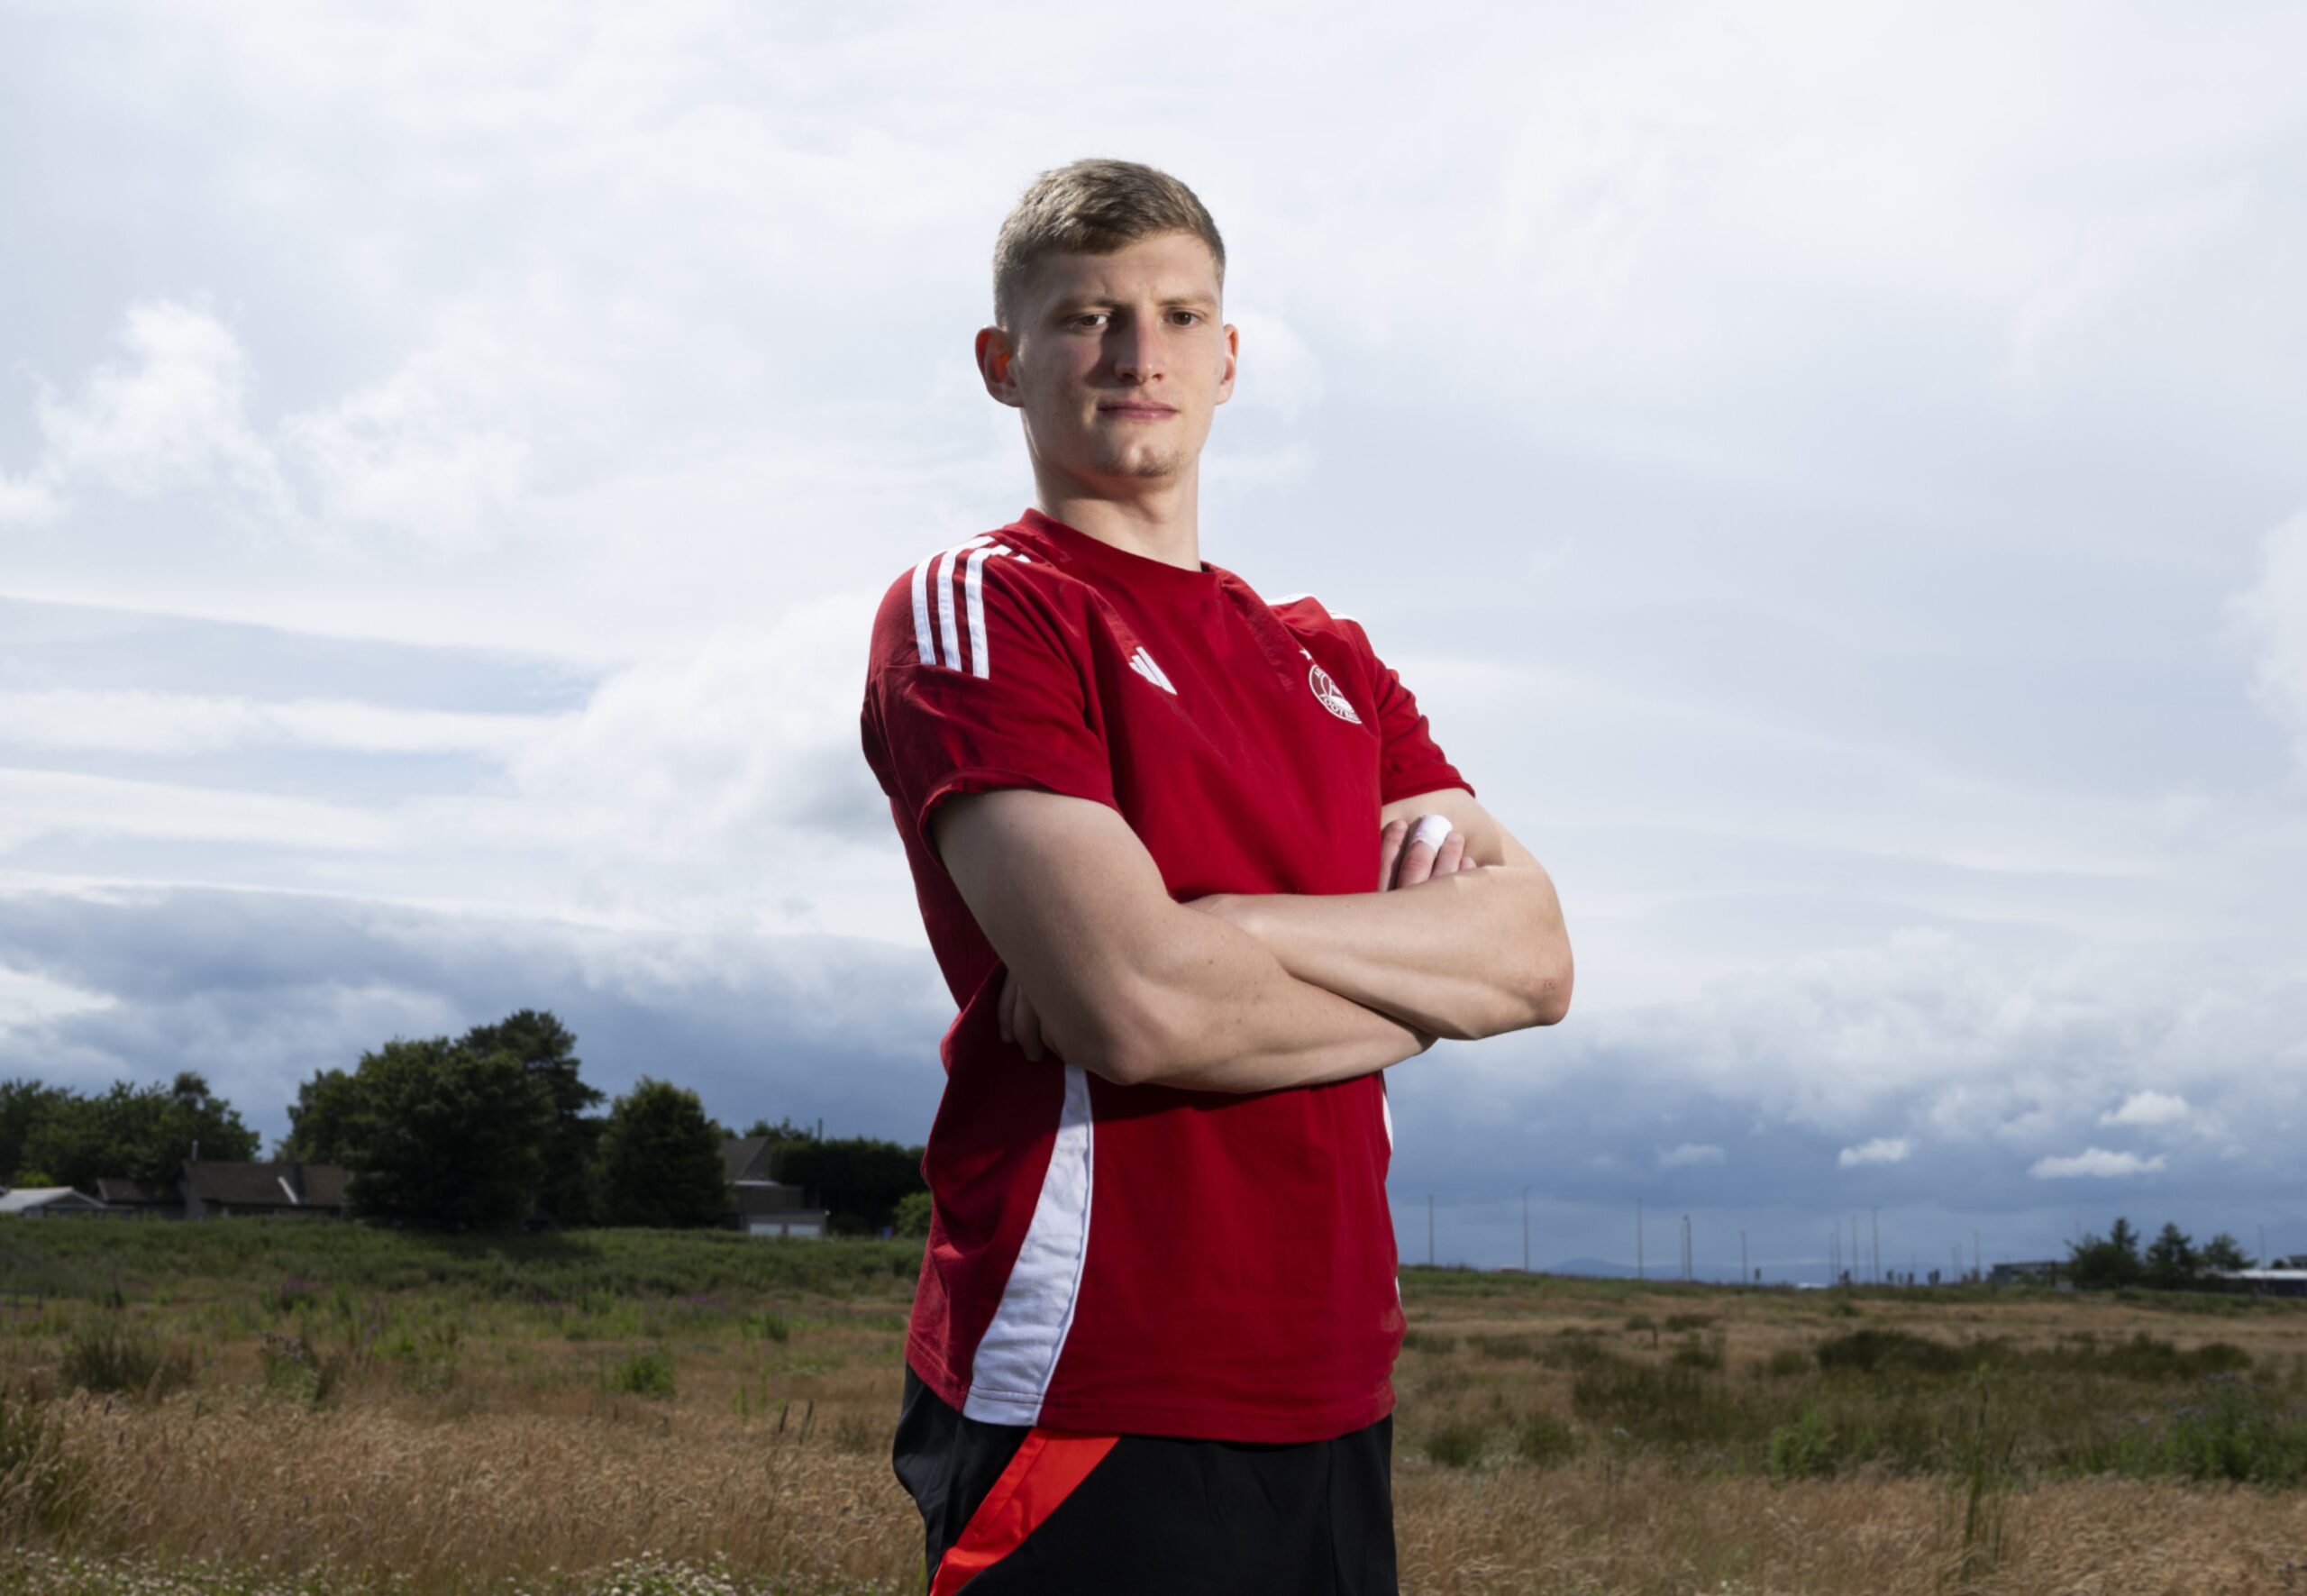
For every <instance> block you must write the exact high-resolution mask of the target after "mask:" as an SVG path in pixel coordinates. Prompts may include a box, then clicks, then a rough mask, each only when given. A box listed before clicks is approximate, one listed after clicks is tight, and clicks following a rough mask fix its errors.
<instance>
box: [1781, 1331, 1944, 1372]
mask: <svg viewBox="0 0 2307 1596" xmlns="http://www.w3.org/2000/svg"><path fill="white" fill-rule="evenodd" d="M1817 1354H1818V1359H1819V1368H1821V1369H1824V1370H1826V1371H1827V1372H1828V1373H1834V1372H1835V1371H1837V1370H1852V1371H1856V1372H1857V1373H1864V1374H1874V1373H1881V1372H1883V1371H1884V1370H1889V1369H1904V1370H1909V1371H1911V1372H1912V1373H1918V1374H1956V1373H1961V1372H1962V1371H1963V1369H1965V1367H1967V1366H1968V1365H1969V1364H1970V1363H1971V1362H1972V1360H1971V1359H1970V1358H1969V1357H1967V1356H1965V1354H1964V1352H1963V1349H1962V1348H1961V1347H1958V1346H1949V1345H1947V1344H1946V1343H1945V1342H1943V1341H1932V1340H1929V1339H1928V1338H1927V1337H1924V1336H1917V1335H1913V1334H1911V1333H1910V1332H1909V1331H1905V1330H1853V1331H1851V1332H1850V1333H1849V1334H1848V1335H1847V1336H1829V1337H1828V1339H1826V1340H1824V1341H1821V1342H1820V1343H1819V1345H1818V1349H1817Z"/></svg>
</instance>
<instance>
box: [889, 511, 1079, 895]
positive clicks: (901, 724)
mask: <svg viewBox="0 0 2307 1596" xmlns="http://www.w3.org/2000/svg"><path fill="white" fill-rule="evenodd" d="M1020 558H1021V557H1020V556H1017V555H1015V554H1012V553H1009V552H1007V551H1004V550H1001V549H999V548H997V547H986V546H979V547H976V548H971V547H968V546H966V545H964V546H963V547H962V548H960V549H953V550H948V551H946V552H944V553H941V554H935V555H932V556H930V558H929V559H927V560H925V561H922V562H921V564H920V565H919V566H916V568H915V569H914V570H912V571H910V572H908V573H907V575H906V576H903V577H900V578H899V579H898V580H897V581H896V582H895V583H893V584H892V585H891V586H890V588H889V592H888V594H887V595H886V596H885V597H883V599H882V602H881V607H880V613H879V614H878V615H877V616H875V618H874V624H873V644H872V652H871V662H870V664H869V666H868V670H867V676H866V685H865V707H864V710H863V714H862V734H863V737H864V743H865V757H866V761H867V762H868V763H870V764H871V766H872V767H873V773H874V775H875V776H876V777H877V778H878V779H879V780H880V784H881V789H882V791H884V792H886V793H887V794H888V795H889V798H890V800H891V802H892V804H893V805H894V806H895V807H896V808H897V810H898V815H899V816H900V818H901V819H902V820H904V821H907V822H909V823H910V824H911V825H913V826H914V827H916V832H917V834H918V835H919V836H920V837H921V838H922V839H923V841H924V843H925V844H926V843H927V841H928V837H929V816H930V814H931V812H932V811H933V810H934V809H935V807H936V806H937V805H938V804H939V803H940V802H941V801H943V800H944V798H948V797H951V796H952V795H953V794H955V793H962V792H986V791H991V790H993V789H999V788H1009V787H1024V788H1035V789H1041V790H1043V791H1046V792H1055V793H1062V794H1064V795H1066V796H1069V797H1072V798H1090V799H1093V800H1095V801H1097V802H1099V803H1103V804H1108V805H1111V804H1113V802H1114V792H1113V767H1112V761H1111V757H1110V755H1109V754H1108V750H1107V747H1106V740H1105V734H1104V731H1103V729H1102V725H1101V722H1100V720H1099V716H1097V714H1096V712H1095V707H1094V706H1093V704H1092V703H1091V701H1090V692H1089V689H1088V687H1087V682H1088V680H1089V672H1088V670H1087V665H1086V661H1084V660H1083V659H1082V658H1081V652H1080V651H1081V646H1082V643H1081V634H1080V632H1079V631H1078V630H1077V629H1076V628H1073V627H1071V626H1069V625H1067V624H1066V622H1065V619H1064V616H1062V614H1061V613H1060V610H1059V607H1058V606H1057V605H1056V604H1054V603H1053V601H1052V598H1051V597H1050V595H1049V593H1048V591H1047V589H1046V586H1045V583H1044V582H1043V581H1037V580H1035V579H1034V578H1032V577H1031V576H1029V575H1027V574H1026V572H1024V571H1022V570H1020V569H1019V566H1018V561H1020ZM933 851H934V850H933Z"/></svg>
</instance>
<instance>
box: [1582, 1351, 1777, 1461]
mask: <svg viewBox="0 0 2307 1596" xmlns="http://www.w3.org/2000/svg"><path fill="white" fill-rule="evenodd" d="M1570 1400H1571V1405H1572V1406H1573V1408H1574V1409H1577V1411H1578V1415H1579V1417H1580V1418H1585V1419H1588V1420H1590V1421H1592V1422H1596V1423H1608V1424H1612V1425H1616V1426H1617V1427H1619V1428H1622V1429H1624V1430H1625V1431H1626V1432H1627V1435H1628V1437H1629V1438H1631V1439H1635V1440H1641V1441H1648V1442H1653V1443H1655V1444H1657V1445H1661V1446H1691V1445H1695V1444H1700V1443H1711V1444H1721V1443H1725V1442H1728V1441H1732V1440H1735V1439H1736V1438H1737V1436H1738V1434H1739V1433H1740V1431H1741V1429H1742V1428H1743V1427H1745V1426H1744V1420H1743V1416H1742V1415H1741V1414H1740V1412H1739V1410H1738V1409H1737V1405H1736V1404H1735V1403H1734V1402H1732V1401H1731V1400H1730V1398H1729V1396H1728V1393H1727V1392H1726V1391H1724V1390H1723V1389H1722V1387H1721V1384H1720V1383H1719V1382H1716V1381H1711V1380H1709V1379H1707V1378H1705V1377H1704V1376H1703V1375H1701V1374H1700V1373H1698V1372H1697V1371H1696V1370H1694V1369H1683V1368H1676V1367H1674V1366H1673V1365H1672V1364H1658V1363H1619V1364H1618V1365H1616V1366H1614V1367H1611V1368H1607V1369H1600V1370H1595V1371H1591V1372H1590V1373H1583V1374H1581V1375H1579V1376H1578V1377H1577V1378H1576V1379H1575V1380H1573V1382H1571V1386H1570Z"/></svg>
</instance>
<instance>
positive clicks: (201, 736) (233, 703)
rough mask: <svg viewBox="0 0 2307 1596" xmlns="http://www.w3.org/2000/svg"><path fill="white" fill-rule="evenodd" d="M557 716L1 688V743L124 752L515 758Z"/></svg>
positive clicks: (124, 691)
mask: <svg viewBox="0 0 2307 1596" xmlns="http://www.w3.org/2000/svg"><path fill="white" fill-rule="evenodd" d="M555 724H556V723H555V721H554V719H553V718H552V717H548V716H524V715H464V714H456V713H451V712H447V711H442V710H419V709H396V708H389V707H384V706H381V705H376V704H363V703H359V702H354V701H347V700H331V699H316V698H299V699H290V700H287V701H285V702H266V701H264V700H262V699H257V698H222V697H214V696H207V695H200V694H192V693H165V692H145V691H141V690H136V689H100V690H98V689H71V688H60V689H50V690H48V691H45V692H10V691H5V690H0V744H14V745H15V746H17V747H20V748H37V749H56V750H73V751H89V750H103V751H105V752H118V753H148V754H184V753H219V752H228V751H231V750H233V749H251V748H263V747H297V748H324V749H336V750H342V751H346V752H359V753H485V754H495V755H497V756H499V757H500V758H502V759H506V760H510V759H511V758H512V757H513V756H514V755H515V753H516V752H518V751H520V750H521V749H522V748H524V747H525V746H527V745H529V744H531V743H534V742H535V741H537V740H538V739H539V738H541V737H543V736H545V735H547V734H549V732H550V730H551V728H552V726H553V725H555Z"/></svg>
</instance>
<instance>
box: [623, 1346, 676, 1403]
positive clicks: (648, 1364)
mask: <svg viewBox="0 0 2307 1596" xmlns="http://www.w3.org/2000/svg"><path fill="white" fill-rule="evenodd" d="M609 1389H610V1390H611V1391H623V1392H625V1393H627V1394H629V1395H632V1396H636V1397H670V1396H671V1395H672V1394H673V1355H672V1354H670V1353H669V1352H667V1351H665V1350H664V1349H663V1348H661V1347H644V1348H643V1349H642V1350H640V1351H638V1352H632V1353H627V1354H625V1361H624V1362H623V1363H619V1364H618V1365H617V1366H616V1370H615V1371H614V1372H613V1373H611V1374H610V1376H609Z"/></svg>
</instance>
